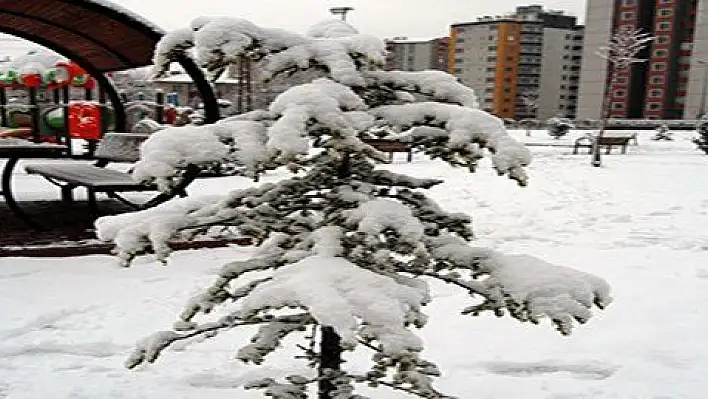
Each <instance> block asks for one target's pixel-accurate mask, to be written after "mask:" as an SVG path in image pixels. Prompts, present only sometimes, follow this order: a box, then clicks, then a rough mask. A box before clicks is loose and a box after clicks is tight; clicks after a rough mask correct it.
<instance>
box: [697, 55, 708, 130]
mask: <svg viewBox="0 0 708 399" xmlns="http://www.w3.org/2000/svg"><path fill="white" fill-rule="evenodd" d="M696 62H697V63H698V65H700V66H702V67H703V82H702V88H701V103H700V105H699V106H698V114H697V115H696V119H701V118H702V117H703V115H704V114H705V113H706V89H708V61H704V60H696Z"/></svg>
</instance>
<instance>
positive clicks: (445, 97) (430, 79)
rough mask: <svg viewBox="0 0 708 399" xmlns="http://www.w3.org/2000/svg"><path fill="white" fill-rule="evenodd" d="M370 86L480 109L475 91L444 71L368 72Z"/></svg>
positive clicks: (366, 75) (366, 74)
mask: <svg viewBox="0 0 708 399" xmlns="http://www.w3.org/2000/svg"><path fill="white" fill-rule="evenodd" d="M364 76H365V77H366V78H367V79H368V80H369V83H368V84H369V85H370V86H390V87H391V88H394V89H398V90H406V91H413V92H416V93H421V94H427V95H430V96H432V98H433V99H435V100H441V101H449V102H454V103H458V104H460V105H464V106H466V107H470V108H479V101H477V96H476V95H475V94H474V90H472V89H470V88H469V87H467V86H465V85H463V84H461V83H460V82H458V81H457V79H456V78H455V77H454V76H452V75H450V74H448V73H445V72H442V71H419V72H410V71H382V70H377V71H367V72H366V73H365V75H364Z"/></svg>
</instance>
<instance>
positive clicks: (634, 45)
mask: <svg viewBox="0 0 708 399" xmlns="http://www.w3.org/2000/svg"><path fill="white" fill-rule="evenodd" d="M654 39H655V38H654V36H652V35H651V34H650V33H646V32H642V29H641V28H640V29H635V28H633V27H631V26H623V27H621V28H620V29H619V30H617V32H615V34H613V35H612V37H610V41H609V43H608V44H607V46H602V47H600V48H599V49H598V51H597V54H598V55H599V56H600V57H602V58H604V59H606V60H608V61H609V62H611V63H612V64H613V65H614V66H615V67H616V68H617V69H626V68H628V67H629V66H630V65H631V64H634V63H638V62H644V61H646V60H645V59H642V58H637V54H639V52H641V51H642V50H643V49H644V48H645V47H646V45H647V43H649V42H651V41H652V40H654Z"/></svg>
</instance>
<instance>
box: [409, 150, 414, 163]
mask: <svg viewBox="0 0 708 399" xmlns="http://www.w3.org/2000/svg"><path fill="white" fill-rule="evenodd" d="M412 161H413V150H412V149H411V150H408V162H412Z"/></svg>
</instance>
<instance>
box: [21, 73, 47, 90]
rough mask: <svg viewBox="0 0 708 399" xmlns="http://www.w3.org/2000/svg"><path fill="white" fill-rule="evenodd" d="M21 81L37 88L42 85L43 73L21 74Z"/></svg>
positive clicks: (27, 85)
mask: <svg viewBox="0 0 708 399" xmlns="http://www.w3.org/2000/svg"><path fill="white" fill-rule="evenodd" d="M20 81H21V82H22V84H23V85H25V86H26V87H29V88H31V89H36V88H38V87H39V86H41V85H42V83H43V81H42V75H40V74H39V73H23V74H22V75H20Z"/></svg>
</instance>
